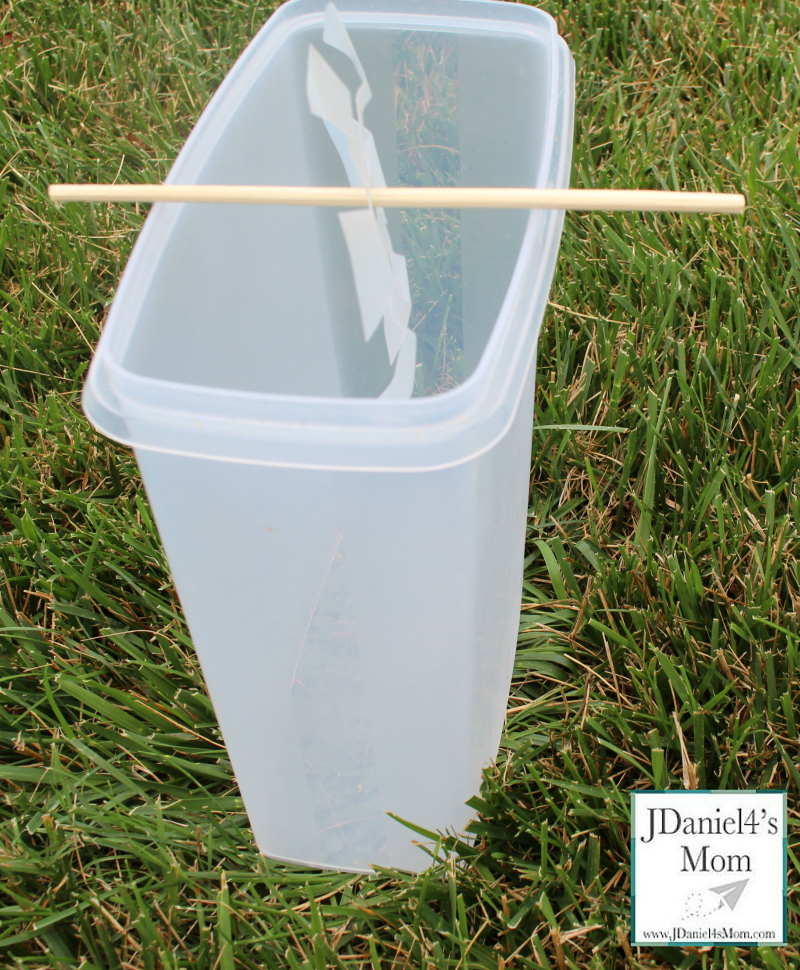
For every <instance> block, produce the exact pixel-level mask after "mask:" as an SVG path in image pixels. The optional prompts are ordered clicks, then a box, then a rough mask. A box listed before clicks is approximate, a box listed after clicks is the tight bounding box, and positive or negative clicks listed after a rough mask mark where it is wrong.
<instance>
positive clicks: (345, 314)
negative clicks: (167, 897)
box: [84, 0, 574, 872]
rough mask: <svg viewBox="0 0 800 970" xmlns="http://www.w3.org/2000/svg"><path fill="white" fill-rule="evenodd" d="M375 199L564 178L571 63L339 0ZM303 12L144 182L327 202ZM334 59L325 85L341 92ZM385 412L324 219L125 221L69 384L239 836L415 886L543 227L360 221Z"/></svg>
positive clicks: (464, 722) (514, 563) (506, 498)
mask: <svg viewBox="0 0 800 970" xmlns="http://www.w3.org/2000/svg"><path fill="white" fill-rule="evenodd" d="M337 8H338V11H339V13H340V15H341V18H342V21H343V22H344V24H345V27H346V29H347V31H348V32H349V35H350V37H351V38H352V42H353V44H354V46H355V48H356V51H357V52H358V56H359V57H360V59H361V62H362V63H363V66H364V70H365V72H366V74H367V76H368V78H369V82H370V86H371V88H372V100H371V102H370V103H369V105H368V106H367V108H366V111H365V114H364V122H365V126H366V127H367V128H368V129H369V130H370V131H371V132H372V133H373V136H374V140H375V145H376V148H377V151H378V155H379V157H380V161H381V164H382V167H383V172H384V174H385V177H386V181H387V184H389V185H401V184H407V185H415V184H451V185H459V184H460V185H496V186H539V187H564V186H566V185H567V184H568V179H569V166H570V155H571V147H572V112H573V102H574V78H573V63H572V58H571V56H570V54H569V52H568V50H567V47H566V45H565V44H564V42H563V41H562V40H561V39H560V38H559V37H558V35H557V32H556V25H555V22H554V21H553V20H552V18H551V17H549V16H548V15H547V14H545V13H543V12H541V11H539V10H536V9H533V8H531V7H528V6H524V5H521V4H510V3H498V2H496V0H383V2H375V0H341V2H340V3H338V4H337ZM324 17H325V8H324V3H323V2H319V0H291V2H290V3H287V4H286V5H285V6H282V7H281V8H279V10H278V11H277V13H275V15H274V16H273V17H272V18H271V19H270V20H269V21H268V23H267V24H266V25H265V27H264V28H263V29H262V30H261V31H260V33H259V34H258V35H257V37H256V38H255V39H254V40H253V42H252V43H251V44H250V46H249V47H248V48H247V50H246V51H245V52H244V54H243V55H242V56H241V57H240V59H239V60H238V61H237V63H236V65H235V66H234V68H233V70H232V71H231V72H230V74H229V75H228V76H227V78H226V79H225V81H224V82H223V84H222V85H221V86H220V88H219V90H218V91H217V93H216V95H215V96H214V98H213V100H212V101H211V103H210V104H209V106H208V108H207V109H206V110H205V112H204V113H203V115H202V117H201V119H200V121H199V122H198V124H197V126H196V128H195V129H194V131H193V132H192V134H191V136H190V137H189V139H188V140H187V142H186V145H185V147H184V148H183V150H182V151H181V153H180V155H179V157H178V159H177V161H176V162H175V165H174V166H173V168H172V171H171V173H170V175H169V178H168V181H169V182H170V183H173V184H178V183H181V184H183V183H228V184H290V185H302V184H323V185H324V184H329V185H342V184H346V182H347V179H346V175H345V171H344V169H343V166H342V161H341V159H340V157H339V155H338V154H337V152H336V150H335V148H334V146H333V143H332V142H331V138H330V137H329V134H328V132H327V131H326V129H325V125H324V124H323V122H322V121H320V119H319V118H317V117H314V116H313V115H312V114H311V112H310V111H309V103H308V100H307V96H306V84H305V71H306V63H307V58H308V48H309V45H310V44H313V45H315V46H316V47H317V48H318V50H319V51H320V52H321V53H323V54H324V56H325V57H326V58H327V60H328V61H329V62H330V64H331V65H333V67H334V68H335V69H336V70H337V71H338V73H339V74H340V76H341V77H342V78H343V79H344V80H345V81H346V82H347V83H348V84H349V85H350V86H351V88H352V89H353V90H355V88H356V86H357V84H358V78H357V77H356V74H355V71H354V70H353V68H352V65H351V64H350V63H349V62H348V60H347V58H345V57H344V56H343V55H340V54H339V53H338V52H337V51H334V50H332V49H331V48H330V47H328V46H326V45H325V44H324V43H323V40H322V30H323V22H324ZM348 71H349V73H348ZM386 215H387V219H388V225H389V232H390V234H391V239H392V244H393V246H394V249H395V251H397V252H398V253H402V254H403V255H404V256H405V258H406V265H407V267H408V277H409V284H410V292H411V299H412V310H411V317H410V321H409V326H410V327H411V328H412V329H414V332H415V334H416V339H417V362H416V371H415V373H416V379H415V391H414V396H413V397H411V398H410V399H406V400H387V399H385V398H381V397H380V396H379V395H380V393H381V392H382V390H383V388H385V387H386V385H387V382H388V381H389V380H390V379H391V376H392V371H391V366H390V363H389V360H388V358H387V356H386V350H385V345H384V344H382V343H381V341H382V340H383V337H382V336H381V334H380V333H378V334H376V335H375V337H373V338H372V340H370V341H365V340H364V337H363V335H362V334H361V332H360V321H359V316H358V303H357V299H356V293H355V287H354V283H353V269H352V267H351V266H350V263H349V258H348V255H347V249H346V247H345V245H344V243H343V239H342V231H341V228H340V226H339V223H338V221H337V213H336V211H335V210H333V209H321V208H316V209H315V208H311V207H297V208H294V207H279V206H275V207H272V206H259V205H253V206H248V205H184V204H161V205H155V206H154V207H153V209H152V211H151V213H150V215H149V217H148V219H147V222H146V225H145V227H144V229H143V231H142V233H141V235H140V238H139V240H138V242H137V244H136V247H135V249H134V252H133V254H132V256H131V259H130V262H129V264H128V267H127V269H126V271H125V275H124V277H123V279H122V281H121V283H120V286H119V290H118V293H117V295H116V298H115V300H114V304H113V307H112V310H111V313H110V315H109V318H108V322H107V324H106V327H105V330H104V332H103V335H102V339H101V341H100V343H99V345H98V348H97V352H96V354H95V357H94V360H93V363H92V366H91V369H90V371H89V375H88V379H87V382H86V387H85V390H84V408H85V410H86V413H87V415H88V417H89V419H90V420H91V421H92V423H93V424H94V425H95V426H96V427H97V428H98V429H100V430H101V431H103V432H104V433H105V434H107V435H108V436H109V437H111V438H114V439H116V440H117V441H120V442H123V443H125V444H128V445H131V446H132V447H133V448H134V449H135V452H136V456H137V459H138V461H139V465H140V468H141V471H142V476H143V479H144V483H145V487H146V489H147V494H148V497H149V499H150V502H151V505H152V508H153V511H154V514H155V518H156V522H157V524H158V528H159V531H160V533H161V537H162V540H163V543H164V547H165V549H166V552H167V556H168V558H169V562H170V567H171V569H172V573H173V576H174V580H175V584H176V587H177V590H178V594H179V596H180V599H181V603H182V605H183V608H184V610H185V614H186V618H187V622H188V624H189V628H190V631H191V634H192V637H193V640H194V643H195V646H196V649H197V653H198V656H199V658H200V662H201V664H202V668H203V672H204V675H205V678H206V682H207V684H208V689H209V692H210V694H211V699H212V701H213V704H214V708H215V711H216V713H217V716H218V718H219V723H220V727H221V730H222V733H223V736H224V739H225V743H226V745H227V748H228V752H229V754H230V758H231V761H232V764H233V768H234V771H235V773H236V778H237V781H238V784H239V787H240V790H241V792H242V796H243V798H244V802H245V806H246V808H247V811H248V814H249V817H250V822H251V824H252V827H253V831H254V834H255V838H256V841H257V843H258V846H259V848H260V849H261V851H262V852H264V853H265V854H266V855H268V856H271V857H273V858H277V859H283V860H287V861H291V862H298V863H301V864H304V865H309V866H319V867H328V868H334V869H341V870H351V871H356V872H360V871H369V867H370V866H371V865H372V864H377V865H384V866H394V867H398V868H402V869H409V870H418V869H422V868H425V867H426V866H427V864H428V863H429V861H430V860H429V856H428V855H426V854H425V853H424V852H423V851H422V850H421V849H420V848H419V847H417V846H415V845H414V843H413V840H414V839H415V838H416V836H415V835H414V833H413V832H412V831H410V830H409V829H408V828H406V827H405V826H403V825H401V824H400V823H399V822H397V821H395V820H394V819H393V818H392V817H391V816H390V815H389V814H387V813H392V814H393V815H396V816H398V817H400V818H403V819H406V820H408V821H410V822H412V823H415V824H416V825H419V826H422V827H424V828H425V829H428V830H439V831H444V830H450V831H461V830H463V828H464V826H465V825H466V824H467V822H468V821H469V819H470V817H471V816H472V814H473V813H472V811H471V810H470V809H469V808H467V807H466V806H465V804H464V803H465V801H466V800H467V799H468V798H470V797H471V796H472V795H474V794H476V793H477V791H478V790H479V786H480V782H481V770H482V768H483V767H484V766H485V765H487V764H489V763H490V762H491V760H492V758H494V757H495V755H496V753H497V749H498V744H499V740H500V734H501V730H502V725H503V717H504V712H505V707H506V702H507V697H508V689H509V683H510V678H511V671H512V665H513V658H514V650H515V645H516V634H517V628H518V618H519V601H520V589H521V579H522V559H523V548H524V536H525V516H526V507H527V493H528V475H529V465H530V448H531V425H532V411H533V390H534V372H535V356H536V343H537V339H538V334H539V327H540V324H541V320H542V316H543V313H544V308H545V304H546V300H547V294H548V290H549V286H550V281H551V278H552V274H553V269H554V265H555V260H556V255H557V251H558V245H559V240H560V234H561V229H562V224H563V213H559V212H550V211H535V212H532V213H528V212H516V211H484V210H463V211H461V212H442V211H441V210H438V211H423V210H408V211H399V210H394V211H390V210H387V213H386Z"/></svg>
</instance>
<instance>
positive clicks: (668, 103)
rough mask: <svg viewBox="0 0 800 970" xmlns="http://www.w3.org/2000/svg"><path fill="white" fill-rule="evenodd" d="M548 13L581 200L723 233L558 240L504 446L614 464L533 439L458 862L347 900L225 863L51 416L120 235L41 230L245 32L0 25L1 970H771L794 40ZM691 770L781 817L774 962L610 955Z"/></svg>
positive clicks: (227, 817) (142, 509) (159, 125)
mask: <svg viewBox="0 0 800 970" xmlns="http://www.w3.org/2000/svg"><path fill="white" fill-rule="evenodd" d="M544 6H545V7H546V8H547V9H549V10H551V11H552V12H553V13H557V15H558V18H559V27H560V29H561V32H562V33H563V34H564V36H565V37H566V38H567V40H568V42H569V44H570V46H571V48H572V50H573V52H574V54H575V57H576V60H577V71H578V95H577V97H578V103H577V113H576V118H577V123H576V131H575V159H574V162H575V164H574V172H573V180H572V184H573V185H574V186H584V187H586V186H600V187H605V186H608V187H611V186H614V187H626V188H627V187H632V188H635V187H650V188H660V187H663V188H678V187H687V188H698V189H701V188H702V189H735V190H740V189H741V190H742V191H744V192H746V193H747V195H748V200H749V208H748V211H747V214H746V215H745V216H744V217H735V218H734V217H713V218H705V217H696V216H683V217H680V216H679V217H673V216H646V217H640V216H627V215H624V216H606V215H592V216H575V215H572V216H569V217H568V218H567V222H566V227H565V234H564V241H563V243H562V250H561V259H560V262H559V266H558V270H557V273H556V279H555V284H554V288H553V292H552V306H551V308H550V310H549V312H548V314H547V319H546V325H545V331H544V334H543V336H542V341H541V347H540V354H539V370H538V394H537V417H538V420H539V422H540V423H541V424H543V425H554V424H555V425H558V424H593V425H606V426H608V427H615V426H616V427H623V428H624V429H625V432H624V433H620V432H612V431H607V432H578V431H574V430H573V431H564V430H534V434H533V454H534V458H533V467H532V475H531V492H530V516H529V544H528V550H527V551H528V558H527V560H526V567H525V569H526V582H525V589H524V591H523V597H522V598H523V603H522V612H521V625H520V644H519V653H518V662H517V667H516V677H515V681H514V688H513V696H512V699H511V702H510V713H509V716H508V731H507V735H506V737H505V739H504V742H503V747H502V750H501V752H500V755H499V759H498V764H497V767H496V769H494V770H491V771H488V772H487V774H486V781H485V784H484V787H483V790H482V792H481V796H480V799H476V800H475V802H474V807H475V808H476V810H478V811H479V812H480V818H479V821H477V822H476V823H475V824H474V826H473V829H474V832H475V834H476V835H477V836H478V837H479V838H478V840H477V841H476V843H475V845H474V847H470V846H469V845H461V846H458V848H459V851H460V856H461V861H460V862H457V863H447V864H441V865H438V866H436V867H434V868H432V869H431V870H430V871H429V872H427V873H425V874H423V875H421V876H418V877H414V878H410V877H408V876H405V875H402V874H397V873H393V872H389V871H384V872H380V873H378V874H376V875H375V876H374V877H371V878H368V879H367V878H362V877H352V876H343V875H337V874H335V873H327V872H326V873H320V872H315V871H305V870H302V869H299V868H295V867H292V866H286V865H279V864H277V863H270V862H268V861H267V860H265V859H263V858H261V857H260V856H259V854H258V852H257V851H256V849H255V846H254V845H253V841H252V836H251V833H250V830H249V828H248V824H247V818H246V816H245V815H244V813H243V810H242V804H241V800H240V798H239V796H238V792H237V789H236V787H235V785H234V783H233V779H232V775H231V770H230V765H229V762H228V760H227V758H226V755H225V750H224V748H223V747H222V745H221V743H220V737H219V734H218V732H217V730H216V727H215V721H214V716H213V712H212V710H211V707H210V704H209V702H208V700H207V698H206V694H205V691H204V687H203V680H202V677H201V675H200V672H199V669H198V666H197V661H196V659H195V656H194V652H193V650H192V646H191V641H190V639H189V636H188V632H187V629H186V626H185V624H184V622H183V619H182V615H181V611H180V608H179V605H178V602H177V599H176V597H175V593H174V590H173V587H172V584H171V580H170V576H169V572H168V569H167V565H166V562H165V560H164V555H163V552H162V550H161V547H160V545H159V541H158V537H157V535H156V532H155V529H154V527H153V523H152V520H151V518H150V514H149V511H148V506H147V502H146V500H145V498H144V494H143V492H142V490H141V485H140V480H139V476H138V472H137V469H136V464H135V462H134V460H133V457H132V455H131V454H130V453H129V452H128V451H126V450H125V449H124V448H121V447H118V446H116V445H113V444H110V443H109V442H107V441H106V440H104V439H103V438H101V437H100V436H99V435H98V434H96V433H95V432H94V431H92V430H91V428H90V427H89V426H88V424H87V422H86V420H85V419H84V417H83V415H82V412H81V410H80V397H79V395H80V388H81V384H82V380H83V376H84V373H85V371H86V367H87V364H88V361H89V358H90V353H91V349H92V347H93V346H94V344H95V342H96V340H97V338H98V334H99V331H100V328H101V325H102V322H103V318H104V316H105V313H106V310H107V307H108V305H109V302H110V300H111V298H112V296H113V294H114V290H115V287H116V284H117V280H118V277H119V274H120V272H121V270H122V269H123V267H124V265H125V260H126V258H127V256H128V253H129V251H130V248H131V245H132V243H133V241H134V239H135V236H136V232H137V230H138V229H139V227H140V226H141V224H142V220H143V218H144V213H143V212H142V213H137V212H135V211H134V210H133V208H132V207H125V206H117V207H106V206H94V207H89V206H79V205H74V206H68V207H64V208H63V209H61V210H56V209H55V208H53V207H52V206H50V205H49V204H48V203H47V200H46V197H45V189H46V186H47V184H48V182H50V181H54V180H60V181H79V180H86V181H93V180H101V181H109V180H113V179H115V178H116V179H118V180H119V181H135V180H142V181H157V180H160V179H161V178H163V176H164V175H165V174H166V172H167V171H168V169H169V166H170V163H171V161H172V159H173V158H174V157H175V155H176V153H177V151H178V150H179V148H180V146H181V144H182V142H183V141H184V139H185V138H186V136H187V134H188V133H189V131H190V129H191V127H192V124H193V123H194V121H195V120H196V118H197V117H198V115H199V113H200V111H201V109H202V107H203V106H204V105H205V104H206V102H207V101H208V99H209V97H210V95H211V94H212V92H213V91H214V89H215V87H216V86H217V84H218V83H219V81H220V80H221V79H222V77H223V76H224V75H225V73H226V71H227V70H228V69H229V67H230V66H231V64H232V63H233V62H234V60H235V59H236V57H237V56H238V54H239V53H240V52H241V50H242V49H243V47H244V45H245V44H246V42H247V41H248V40H249V39H250V37H252V35H253V34H254V33H255V31H256V29H257V28H258V27H259V26H260V25H261V23H262V22H263V21H264V20H265V19H266V18H267V16H268V14H269V12H270V9H271V8H270V7H269V6H268V5H265V4H259V3H256V2H252V0H163V2H156V0H142V2H139V3H134V2H132V0H121V2H113V3H112V2H104V0H95V2H93V3H88V2H87V3H79V2H77V0H66V2H64V0H62V2H57V0H36V2H33V0H18V2H16V3H14V4H11V3H8V4H5V5H4V6H3V8H2V9H3V13H0V18H2V19H0V66H1V67H0V71H1V73H0V77H1V78H2V80H1V81H0V84H1V85H2V95H3V104H2V112H1V113H0V175H2V183H0V184H1V185H2V188H1V189H0V198H2V200H3V201H2V220H3V221H2V227H1V228H0V240H1V241H2V246H1V247H0V267H1V270H0V272H1V273H2V279H1V280H0V288H1V289H0V305H1V306H2V311H1V312H2V332H1V333H0V346H1V347H2V350H0V355H1V356H0V366H1V370H2V383H1V384H0V495H1V496H2V537H0V571H1V574H0V600H1V601H2V603H1V605H2V611H0V624H2V630H1V631H0V693H1V694H2V713H1V714H0V717H1V719H2V722H1V723H0V732H1V737H2V746H3V754H2V765H0V778H2V791H3V793H4V794H3V798H2V802H1V803H0V818H1V819H2V821H1V823H0V824H2V829H0V871H2V885H0V965H2V966H3V967H6V966H8V967H23V966H24V967H31V968H38V967H72V966H74V967H86V968H89V970H91V968H107V970H112V968H139V967H141V968H148V970H149V968H156V967H164V968H178V967H185V968H190V967H192V968H194V967H197V968H198V970H233V968H234V967H253V968H256V967H259V968H260V967H269V968H296V967H302V966H308V967H310V968H314V970H323V968H325V967H340V968H342V967H364V968H372V970H378V968H379V967H380V968H384V970H388V968H390V967H395V968H398V970H399V968H405V967H407V968H412V970H413V968H421V967H425V968H428V967H435V968H439V970H444V968H451V970H456V968H459V970H461V968H465V970H466V968H467V967H473V968H475V967H479V968H487V970H500V968H503V967H508V968H514V970H523V968H532V967H553V968H555V967H558V968H559V970H564V968H567V967H570V968H574V967H580V968H594V970H600V968H612V967H620V968H621V967H666V966H673V965H674V966H680V967H682V968H689V967H698V968H700V967H702V968H706V967H708V968H710V967H720V968H721V967H723V966H724V967H727V968H733V967H743V966H758V967H768V968H774V970H779V968H784V967H787V968H788V967H790V966H797V965H798V951H797V946H798V942H799V941H800V940H799V936H798V913H799V912H800V911H799V910H798V903H797V901H796V899H795V896H794V895H793V894H794V892H795V890H796V887H797V885H798V880H797V866H798V862H797V857H796V855H795V852H796V851H798V837H799V836H800V832H799V831H798V826H799V825H800V822H799V821H798V801H797V795H798V785H800V768H798V759H799V758H800V740H798V731H797V721H798V720H799V719H800V710H798V711H797V713H795V696H796V692H797V690H798V677H799V676H800V671H799V670H798V666H800V664H799V662H798V661H799V659H800V658H799V656H798V642H800V632H799V630H798V617H800V566H799V565H798V558H797V555H798V550H800V494H798V486H797V478H798V473H799V472H800V434H799V433H798V432H799V429H798V422H799V421H800V315H799V314H798V309H799V308H800V236H799V235H798V229H800V197H799V196H798V189H797V186H798V180H799V179H800V161H798V131H799V130H800V128H799V127H798V126H799V124H800V122H799V120H798V119H800V114H799V113H798V106H799V104H800V47H799V46H798V45H799V44H800V4H798V2H797V0H779V2H778V0H772V2H767V0H764V2H763V3H757V2H753V0H728V2H725V0H717V2H716V3H712V2H711V0H687V2H686V3H683V4H680V3H677V2H670V0H640V2H635V0H631V2H629V3H624V2H622V0H564V2H563V3H562V4H556V3H553V2H550V0H547V2H545V3H544ZM681 740H683V742H684V744H685V754H684V755H683V756H682V753H681V750H682V749H681ZM695 766H696V773H697V775H698V781H699V784H700V786H701V787H702V786H708V787H712V788H714V787H732V788H744V787H776V788H782V787H785V788H788V791H789V846H790V857H789V859H790V861H789V880H790V887H792V888H791V890H790V897H789V908H790V917H789V918H790V941H791V943H790V946H789V947H787V948H783V949H769V948H763V949H760V950H743V949H742V950H738V951H735V950H733V949H728V950H727V951H726V950H723V949H721V948H716V949H709V950H707V951H705V952H698V951H697V950H694V949H691V948H687V949H686V950H680V949H671V950H656V951H648V950H641V951H640V950H634V951H633V952H632V951H631V949H630V946H629V944H628V942H627V936H626V934H627V933H628V929H629V901H630V892H629V889H630V882H629V861H630V859H629V847H628V840H629V799H628V795H627V792H628V790H629V789H631V788H636V787H640V788H650V787H665V786H671V787H674V788H680V787H682V786H683V785H684V784H686V783H687V782H689V781H691V780H692V779H693V777H694V775H695ZM453 847H456V846H453Z"/></svg>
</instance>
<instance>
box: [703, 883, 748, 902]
mask: <svg viewBox="0 0 800 970" xmlns="http://www.w3.org/2000/svg"><path fill="white" fill-rule="evenodd" d="M748 882H750V880H749V879H740V880H739V881H738V882H726V883H725V885H724V886H712V888H711V892H712V893H717V894H718V895H719V896H721V897H722V900H721V901H720V906H721V905H722V903H723V902H725V903H727V904H728V909H734V908H735V906H736V904H737V903H738V902H739V897H740V896H741V895H742V893H743V892H744V887H745V886H746V885H747V884H748Z"/></svg>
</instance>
